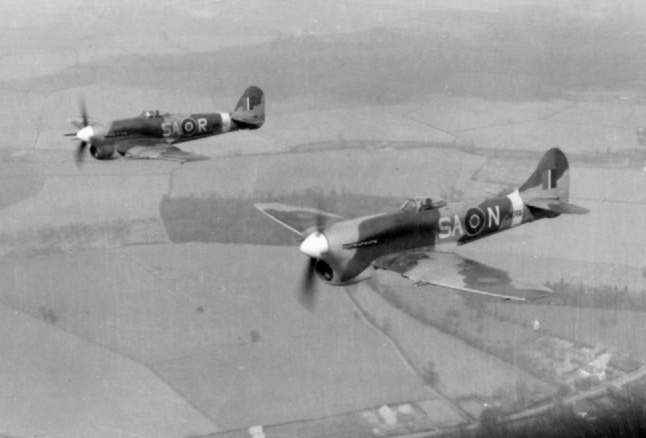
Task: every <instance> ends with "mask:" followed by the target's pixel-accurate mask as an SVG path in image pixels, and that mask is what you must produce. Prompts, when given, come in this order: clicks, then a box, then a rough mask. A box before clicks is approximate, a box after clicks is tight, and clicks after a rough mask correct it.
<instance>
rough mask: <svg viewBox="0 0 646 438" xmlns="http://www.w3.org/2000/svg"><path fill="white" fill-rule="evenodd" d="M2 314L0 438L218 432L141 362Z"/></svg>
mask: <svg viewBox="0 0 646 438" xmlns="http://www.w3.org/2000/svg"><path fill="white" fill-rule="evenodd" d="M3 278H6V277H4V276H3ZM0 315H1V318H0V321H1V322H0V327H1V328H2V333H3V335H2V338H1V340H0V346H1V348H2V351H3V353H2V362H0V375H1V376H2V377H1V379H2V384H1V385H0V388H1V389H0V410H2V416H1V418H0V430H2V433H3V434H8V435H12V436H38V435H47V436H52V437H61V438H62V437H87V436H96V437H105V438H112V437H115V438H116V437H124V436H160V437H168V438H176V437H178V436H194V435H196V434H206V433H213V432H216V431H217V430H218V429H217V427H216V425H215V423H214V422H213V421H211V420H209V419H208V418H207V417H205V416H204V415H202V414H201V413H200V412H199V411H197V410H196V409H195V408H193V407H192V406H190V405H189V404H188V403H187V402H186V401H185V400H184V399H183V398H182V397H180V396H179V395H178V394H177V393H176V392H175V391H173V390H172V389H171V388H169V387H168V386H167V385H165V384H164V383H163V382H162V381H160V379H159V378H158V376H157V375H155V374H154V373H153V372H151V371H150V370H149V369H146V368H145V367H143V366H141V365H140V364H137V363H135V362H133V361H131V360H128V359H124V358H123V357H120V356H119V355H116V354H113V353H111V352H109V351H107V350H106V349H103V348H98V347H97V346H95V345H92V344H91V343H90V342H87V341H85V340H82V339H80V338H78V337H76V336H74V335H71V334H69V333H65V332H63V331H61V330H57V329H54V328H53V327H52V326H51V325H49V324H46V323H45V322H43V321H41V320H40V319H37V318H32V317H31V316H27V315H25V314H23V313H20V312H17V311H15V310H13V309H10V308H8V307H6V306H0Z"/></svg>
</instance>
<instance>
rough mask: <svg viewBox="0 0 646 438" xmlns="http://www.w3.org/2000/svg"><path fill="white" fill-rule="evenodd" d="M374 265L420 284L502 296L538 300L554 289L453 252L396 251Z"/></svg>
mask: <svg viewBox="0 0 646 438" xmlns="http://www.w3.org/2000/svg"><path fill="white" fill-rule="evenodd" d="M375 267H376V268H379V269H388V270H391V271H394V272H397V273H399V274H401V275H402V276H403V277H406V278H408V279H410V280H412V281H413V282H415V283H416V284H419V285H425V284H429V285H435V286H440V287H445V288H449V289H454V290H459V291H463V292H470V293H476V294H480V295H488V296H491V297H496V298H502V299H505V300H515V301H537V300H540V299H543V298H547V297H549V296H550V295H551V294H552V293H553V292H552V290H551V289H549V288H547V287H545V286H541V285H536V284H532V283H529V282H525V281H523V280H520V279H518V278H512V276H511V275H510V273H509V272H508V271H505V270H502V269H497V268H494V267H492V266H489V265H485V264H484V263H480V262H478V261H476V260H473V259H469V258H466V257H462V256H460V255H458V254H455V253H442V252H434V251H410V252H403V253H397V254H392V255H387V256H384V257H382V258H381V259H379V260H378V261H377V262H376V263H375Z"/></svg>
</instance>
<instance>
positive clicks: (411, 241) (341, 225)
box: [319, 191, 544, 283]
mask: <svg viewBox="0 0 646 438" xmlns="http://www.w3.org/2000/svg"><path fill="white" fill-rule="evenodd" d="M540 217H544V215H542V214H541V213H539V212H536V211H532V210H531V209H530V208H528V207H527V206H526V205H525V204H524V203H523V200H522V198H521V195H520V194H519V192H518V191H514V192H512V193H510V194H508V195H507V196H499V197H495V198H489V199H485V200H483V201H481V202H479V203H477V204H470V205H469V204H453V205H447V206H445V207H442V208H430V209H423V210H416V209H402V210H398V211H394V212H389V213H381V214H376V215H372V216H365V217H361V218H356V219H351V220H348V221H342V222H338V223H336V224H333V225H331V226H330V227H328V228H326V229H325V230H324V231H323V234H324V235H325V236H326V238H327V240H328V245H329V251H328V254H327V255H326V256H324V257H322V258H321V261H322V262H323V263H324V264H322V265H321V266H320V268H321V269H320V270H319V273H320V274H322V273H324V272H323V271H324V270H327V271H328V277H330V278H325V279H326V280H328V281H330V282H332V283H334V282H338V283H344V282H347V281H351V280H352V279H353V278H355V277H356V276H358V275H359V274H360V273H361V272H363V271H364V270H365V269H366V268H368V267H369V266H370V264H371V263H372V262H373V261H374V260H376V259H377V258H379V257H381V256H383V255H386V254H390V253H397V252H400V251H405V250H411V249H416V248H436V249H442V247H443V246H455V245H463V244H466V243H469V242H472V241H474V240H477V239H480V238H482V237H485V236H489V235H491V234H494V233H498V232H501V231H504V230H508V229H510V228H512V227H515V226H518V225H521V224H523V223H527V222H531V221H533V220H535V219H538V218H540ZM326 264H327V265H328V266H326Z"/></svg>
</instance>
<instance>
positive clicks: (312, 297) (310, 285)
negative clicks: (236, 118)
mask: <svg viewBox="0 0 646 438" xmlns="http://www.w3.org/2000/svg"><path fill="white" fill-rule="evenodd" d="M317 210H320V208H317ZM324 225H325V221H324V217H323V216H322V215H320V214H317V215H316V223H315V225H314V230H313V231H312V232H310V234H308V235H307V236H306V237H305V239H304V240H303V243H302V244H301V252H303V253H304V254H305V255H307V256H308V262H307V265H306V267H305V271H304V273H303V279H302V281H301V287H300V292H299V301H300V302H301V304H302V305H303V307H305V308H306V309H307V310H309V311H312V310H314V307H315V305H316V291H317V284H316V263H317V261H318V259H317V258H316V257H313V256H312V255H310V254H311V253H312V252H313V251H311V250H309V248H307V243H306V242H310V241H312V240H320V239H321V238H322V239H324V240H325V246H327V239H326V238H325V236H323V234H321V232H320V231H321V230H322V229H323V228H324ZM317 246H319V247H320V245H317ZM325 250H327V248H325ZM323 252H324V251H323ZM320 253H321V251H319V256H320V255H321V254H320Z"/></svg>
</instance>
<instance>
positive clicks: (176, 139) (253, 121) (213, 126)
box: [66, 86, 265, 164]
mask: <svg viewBox="0 0 646 438" xmlns="http://www.w3.org/2000/svg"><path fill="white" fill-rule="evenodd" d="M80 111H81V118H80V120H73V121H71V123H72V124H73V125H74V126H75V127H76V128H78V132H76V133H75V134H66V136H69V137H75V139H77V140H79V146H78V148H77V150H76V153H75V160H76V163H77V164H80V163H81V161H82V160H83V157H84V155H85V149H86V148H87V146H88V145H89V150H90V155H92V156H93V157H94V158H96V159H97V160H108V159H112V158H115V157H116V156H117V154H119V155H121V156H125V157H128V158H142V159H160V160H171V161H180V162H184V161H197V160H205V159H208V157H205V156H202V155H198V154H193V153H189V152H185V151H182V150H181V149H179V148H178V147H176V146H175V144H177V143H182V142H186V141H192V140H198V139H201V138H205V137H211V136H213V135H218V134H224V133H227V132H233V131H237V130H240V129H258V128H260V127H261V126H262V125H263V123H264V122H265V96H264V93H263V92H262V90H261V89H260V88H258V87H255V86H251V87H249V88H247V89H246V90H245V92H244V93H243V95H242V97H240V99H239V100H238V103H237V105H236V107H235V110H234V111H233V112H232V113H196V114H171V113H164V114H161V113H160V112H159V111H158V110H150V111H143V112H142V113H141V114H140V115H139V116H137V117H133V118H129V119H121V120H114V121H111V122H109V123H100V122H95V121H91V120H90V119H89V118H88V115H87V110H86V107H85V102H84V101H83V100H81V102H80Z"/></svg>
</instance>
